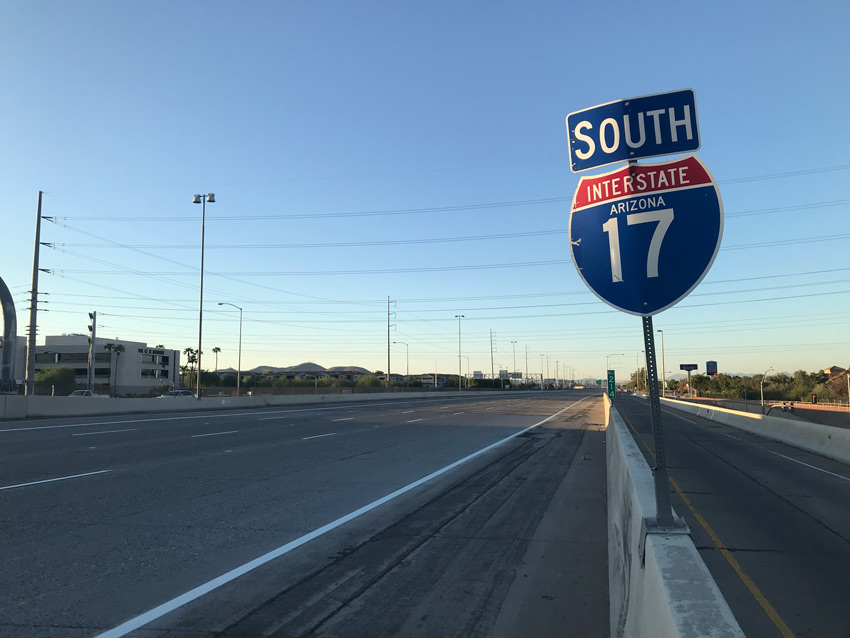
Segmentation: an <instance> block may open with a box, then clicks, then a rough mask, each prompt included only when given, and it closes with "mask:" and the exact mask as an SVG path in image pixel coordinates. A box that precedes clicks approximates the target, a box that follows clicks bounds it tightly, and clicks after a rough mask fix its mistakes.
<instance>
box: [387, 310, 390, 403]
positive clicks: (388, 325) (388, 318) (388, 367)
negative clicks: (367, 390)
mask: <svg viewBox="0 0 850 638" xmlns="http://www.w3.org/2000/svg"><path fill="white" fill-rule="evenodd" d="M389 389H390V296H389V295H387V390H389Z"/></svg>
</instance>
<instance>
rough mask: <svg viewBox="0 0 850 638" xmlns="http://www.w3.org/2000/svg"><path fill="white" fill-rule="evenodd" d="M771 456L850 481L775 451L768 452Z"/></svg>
mask: <svg viewBox="0 0 850 638" xmlns="http://www.w3.org/2000/svg"><path fill="white" fill-rule="evenodd" d="M768 452H770V453H771V454H775V455H776V456H781V457H782V458H783V459H788V460H789V461H794V463H799V464H800V465H805V466H806V467H810V468H811V469H813V470H817V471H818V472H823V473H824V474H830V475H832V476H834V477H836V478H840V479H843V480H845V481H850V478H847V477H846V476H841V474H836V473H835V472H830V471H829V470H825V469H823V468H820V467H816V466H814V465H809V464H808V463H803V462H802V461H798V460H797V459H792V458H791V457H790V456H785V455H784V454H780V453H779V452H774V451H773V450H768Z"/></svg>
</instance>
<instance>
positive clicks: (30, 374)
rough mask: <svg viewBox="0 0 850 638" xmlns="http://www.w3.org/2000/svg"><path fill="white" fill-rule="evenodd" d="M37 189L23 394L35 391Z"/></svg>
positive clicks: (38, 222)
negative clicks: (28, 329)
mask: <svg viewBox="0 0 850 638" xmlns="http://www.w3.org/2000/svg"><path fill="white" fill-rule="evenodd" d="M42 194H43V193H42V191H38V210H37V212H36V218H35V248H34V249H33V258H32V287H31V289H30V332H29V335H28V341H27V369H26V381H25V385H24V394H32V393H33V392H34V391H35V333H36V314H37V312H38V249H39V247H40V246H41V196H42Z"/></svg>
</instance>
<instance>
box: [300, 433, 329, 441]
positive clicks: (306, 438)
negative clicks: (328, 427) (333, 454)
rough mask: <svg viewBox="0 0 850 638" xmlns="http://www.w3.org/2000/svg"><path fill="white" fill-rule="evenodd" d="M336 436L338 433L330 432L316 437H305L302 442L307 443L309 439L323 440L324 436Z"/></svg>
mask: <svg viewBox="0 0 850 638" xmlns="http://www.w3.org/2000/svg"><path fill="white" fill-rule="evenodd" d="M334 434H336V432H330V433H328V434H317V435H315V436H305V437H304V438H303V439H301V440H302V441H306V440H308V439H321V438H322V437H323V436H333V435H334Z"/></svg>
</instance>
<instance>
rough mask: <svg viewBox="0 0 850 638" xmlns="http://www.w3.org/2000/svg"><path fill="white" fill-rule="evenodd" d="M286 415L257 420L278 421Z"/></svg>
mask: <svg viewBox="0 0 850 638" xmlns="http://www.w3.org/2000/svg"><path fill="white" fill-rule="evenodd" d="M285 418H286V417H285V416H267V417H263V418H262V419H257V421H276V420H278V419H285Z"/></svg>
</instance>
